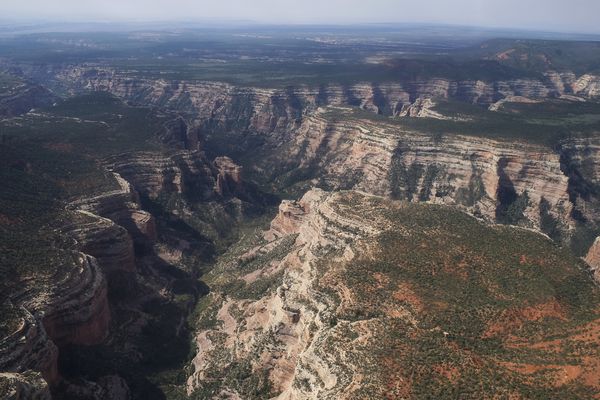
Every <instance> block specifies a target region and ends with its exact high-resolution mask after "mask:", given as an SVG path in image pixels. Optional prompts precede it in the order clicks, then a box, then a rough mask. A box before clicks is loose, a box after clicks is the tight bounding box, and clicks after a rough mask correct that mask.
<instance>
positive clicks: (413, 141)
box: [264, 116, 574, 232]
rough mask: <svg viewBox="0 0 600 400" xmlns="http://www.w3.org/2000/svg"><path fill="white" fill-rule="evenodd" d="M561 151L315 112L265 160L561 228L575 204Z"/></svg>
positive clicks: (332, 183)
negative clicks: (286, 143) (426, 132)
mask: <svg viewBox="0 0 600 400" xmlns="http://www.w3.org/2000/svg"><path fill="white" fill-rule="evenodd" d="M563 158H564V157H562V156H561V154H560V153H556V152H554V151H552V150H551V149H549V148H547V147H544V146H537V145H532V144H524V143H510V142H506V141H496V140H490V139H483V138H476V137H470V136H458V135H447V136H444V137H432V136H429V135H424V134H421V133H418V132H413V131H410V130H407V129H405V128H402V127H401V126H397V125H392V124H385V123H379V122H378V123H373V122H371V121H367V120H357V119H352V118H351V117H348V118H347V119H346V118H339V119H336V120H334V121H333V122H332V120H331V119H328V118H321V117H319V116H314V117H309V118H307V119H306V120H305V122H304V123H303V125H302V127H301V128H300V129H298V130H297V131H296V136H295V138H294V142H293V143H292V145H289V146H286V147H283V148H282V149H281V150H280V155H279V156H278V157H275V158H273V159H270V160H267V161H266V163H270V164H274V165H281V164H283V165H285V164H286V162H289V160H294V163H295V164H289V167H290V168H291V167H293V168H298V169H300V170H304V171H307V174H306V176H305V177H306V178H308V179H309V180H310V179H312V181H311V184H317V185H321V186H324V187H327V188H330V189H332V190H339V189H354V190H361V191H364V192H368V193H373V194H376V195H381V196H387V197H394V198H399V199H405V200H410V201H426V202H433V203H440V204H451V205H457V206H459V207H463V208H465V209H468V210H470V211H471V212H472V213H474V214H476V215H478V216H481V217H484V218H486V219H488V220H491V221H499V222H507V223H512V224H522V225H524V226H529V227H532V228H536V229H541V230H544V229H545V225H546V224H547V222H548V221H554V222H555V225H556V226H560V229H562V231H564V232H568V230H569V229H570V228H569V227H570V225H571V222H572V217H571V215H572V211H573V207H574V204H573V203H572V202H571V200H570V192H571V189H570V187H571V183H570V178H569V176H567V175H566V174H565V173H564V171H563V169H564V165H563V164H564V160H563ZM264 168H265V169H266V168H267V167H264ZM311 171H312V172H311ZM542 225H544V227H543V226H542Z"/></svg>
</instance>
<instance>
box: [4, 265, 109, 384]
mask: <svg viewBox="0 0 600 400" xmlns="http://www.w3.org/2000/svg"><path fill="white" fill-rule="evenodd" d="M65 258H66V259H65V260H64V263H65V265H64V266H61V267H60V268H58V269H57V273H56V274H54V275H53V276H51V277H35V278H32V279H31V280H26V281H24V282H22V284H21V289H20V290H19V291H15V293H12V294H11V298H10V301H11V302H12V303H14V304H17V305H18V306H16V307H17V308H18V310H19V313H18V314H17V315H18V316H17V317H16V318H18V323H17V326H18V328H17V330H16V331H15V332H13V333H11V334H9V335H8V336H6V337H5V338H3V339H2V345H1V347H2V352H1V354H2V358H1V359H0V368H1V369H2V371H8V372H15V373H23V372H27V371H29V370H33V371H38V372H41V374H42V376H43V377H44V379H45V380H46V382H48V384H50V385H53V384H56V383H57V382H58V381H59V379H60V377H59V373H58V369H57V364H56V362H57V356H58V349H57V345H58V346H59V347H60V346H64V345H67V344H82V345H89V344H97V343H100V342H101V341H102V340H103V339H104V338H105V337H106V335H107V334H108V326H109V321H110V310H109V308H108V299H107V296H106V280H105V278H104V275H103V274H102V271H101V270H100V267H99V266H98V263H97V262H96V260H95V259H94V258H92V257H90V256H88V255H85V254H83V253H72V254H71V255H70V256H69V255H66V256H65Z"/></svg>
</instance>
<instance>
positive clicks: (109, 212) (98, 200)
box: [69, 174, 156, 269]
mask: <svg viewBox="0 0 600 400" xmlns="http://www.w3.org/2000/svg"><path fill="white" fill-rule="evenodd" d="M115 179H116V181H117V183H118V185H119V189H117V190H113V191H110V192H106V193H102V194H100V195H97V196H92V197H88V198H83V199H80V200H77V201H74V202H73V203H71V204H70V205H69V208H71V209H73V210H79V211H83V212H84V213H91V214H95V215H97V216H100V217H103V218H106V219H109V220H111V221H113V222H114V223H115V224H117V225H119V226H121V227H123V228H125V229H126V230H127V232H128V233H129V234H130V235H131V236H132V238H133V240H134V241H136V242H140V243H144V242H147V241H150V242H152V241H154V240H156V226H155V221H154V217H153V216H152V215H151V214H150V213H148V212H146V211H144V210H142V209H141V207H140V204H139V198H138V194H137V192H136V191H135V190H134V189H133V188H132V187H131V185H130V183H129V182H128V181H127V180H125V179H123V178H122V177H121V176H120V175H119V174H115ZM105 222H106V221H105ZM117 229H118V228H117ZM123 240H124V241H125V242H124V243H122V244H123V245H124V246H125V248H126V249H127V248H128V247H129V245H128V244H127V239H126V238H124V239H123ZM113 250H114V249H113ZM131 256H132V255H131V254H130V255H123V257H124V258H125V259H127V258H131ZM127 268H128V267H127V265H125V269H127Z"/></svg>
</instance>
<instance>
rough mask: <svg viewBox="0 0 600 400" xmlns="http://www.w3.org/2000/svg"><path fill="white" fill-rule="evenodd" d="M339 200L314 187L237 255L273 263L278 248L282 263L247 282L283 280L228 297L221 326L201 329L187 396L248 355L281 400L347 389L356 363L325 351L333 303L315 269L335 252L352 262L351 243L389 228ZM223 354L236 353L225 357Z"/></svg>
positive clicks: (276, 262)
mask: <svg viewBox="0 0 600 400" xmlns="http://www.w3.org/2000/svg"><path fill="white" fill-rule="evenodd" d="M340 196H343V195H340V194H335V193H327V192H324V191H322V190H319V189H315V190H312V191H310V192H308V193H306V195H305V196H303V198H302V199H301V200H299V201H298V202H297V203H292V202H285V203H283V204H282V205H281V207H280V211H279V215H278V216H277V217H276V218H275V220H274V221H273V223H272V225H271V230H270V231H269V232H267V233H266V236H267V237H268V238H269V242H267V243H266V244H265V245H264V246H262V247H260V248H257V249H253V250H251V251H250V252H249V253H248V254H244V255H242V256H241V257H240V259H243V260H248V259H252V258H256V257H259V256H258V255H261V254H262V255H263V256H264V257H267V259H272V256H271V253H273V252H276V249H277V248H278V247H279V246H281V247H282V248H283V254H284V256H283V257H282V258H276V259H274V260H273V259H272V262H271V263H270V264H269V266H268V267H267V268H265V269H264V270H257V271H255V272H253V273H252V272H251V273H250V274H248V275H247V276H245V277H244V280H246V281H247V282H253V281H255V280H256V279H263V280H264V279H269V278H270V277H273V276H277V274H278V273H283V278H282V279H281V283H280V284H279V285H277V286H276V287H275V288H274V289H273V290H272V291H269V292H267V293H265V295H264V297H261V298H260V299H259V300H254V301H253V300H235V299H233V298H231V299H226V300H225V301H224V302H223V303H220V304H221V306H220V308H219V310H218V312H217V313H216V318H217V319H219V320H221V321H223V325H221V328H216V329H214V330H205V331H201V332H198V336H197V345H198V353H197V355H196V357H195V359H194V362H193V363H194V367H195V372H194V373H193V375H192V376H191V377H190V378H189V380H188V391H189V392H190V393H191V392H193V391H194V390H195V389H196V388H198V387H202V385H203V384H204V383H205V379H208V380H210V379H211V378H210V377H211V376H214V374H215V371H219V370H222V369H223V368H227V366H228V365H236V363H240V362H241V360H243V359H245V358H250V359H252V360H253V361H252V362H251V369H250V371H254V373H256V374H263V373H265V371H266V372H267V373H268V379H269V381H270V382H271V384H272V385H273V391H274V392H276V393H280V395H279V396H278V397H277V398H279V399H292V398H305V396H306V395H307V392H311V395H312V396H313V397H314V396H316V397H314V398H328V397H327V396H328V395H331V394H332V393H335V392H339V391H340V390H343V388H344V387H346V386H347V385H348V384H349V382H350V381H351V380H352V378H351V376H352V370H353V366H352V364H353V363H352V362H350V360H346V359H344V358H343V357H342V358H340V357H339V355H336V354H329V355H327V354H324V353H323V352H322V351H321V348H320V347H321V344H322V343H323V342H324V341H326V340H331V339H333V336H332V334H334V332H333V331H334V330H335V328H332V327H333V325H332V324H331V318H332V317H333V315H334V313H335V304H334V303H333V302H332V300H331V299H330V298H328V296H326V295H324V294H323V293H321V292H319V291H318V290H317V288H316V278H317V276H318V274H317V273H315V271H316V270H315V268H317V265H318V264H319V263H320V262H322V260H325V259H329V258H328V257H329V256H330V255H333V254H335V256H334V260H337V263H338V264H340V265H341V264H343V263H344V262H348V261H349V260H352V259H353V257H354V253H353V250H352V248H351V247H350V246H349V244H350V243H352V242H353V241H355V240H357V239H359V238H367V237H372V236H374V235H376V234H377V233H379V232H381V231H382V229H383V228H384V227H385V225H384V224H385V223H384V222H383V221H380V220H378V219H376V218H373V217H374V215H373V214H372V213H371V212H369V211H367V210H366V209H363V208H362V207H352V206H348V205H345V206H341V205H340V203H339V202H338V201H339V199H340ZM290 237H291V238H295V240H294V241H293V242H292V243H291V244H290V243H288V242H284V241H285V240H286V238H290ZM280 257H281V256H280ZM259 273H260V274H259ZM234 309H236V310H242V311H241V312H242V315H241V318H240V316H239V315H238V314H233V310H234ZM232 315H236V316H235V317H234V316H232ZM242 326H243V328H242ZM234 349H235V350H234ZM223 351H225V352H230V351H231V353H230V355H228V356H226V357H223ZM228 354H229V353H228ZM230 363H231V364H230ZM300 381H308V382H310V387H306V386H301V385H298V382H300ZM229 390H235V389H234V388H229ZM265 395H266V394H265Z"/></svg>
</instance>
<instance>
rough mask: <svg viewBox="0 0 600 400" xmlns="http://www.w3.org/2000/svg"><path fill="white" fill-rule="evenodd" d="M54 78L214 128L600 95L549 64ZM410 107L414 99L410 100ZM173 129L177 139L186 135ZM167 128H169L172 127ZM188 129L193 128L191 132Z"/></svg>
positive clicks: (84, 72) (598, 88)
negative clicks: (421, 71) (382, 72)
mask: <svg viewBox="0 0 600 400" xmlns="http://www.w3.org/2000/svg"><path fill="white" fill-rule="evenodd" d="M55 78H56V79H57V80H58V81H59V82H60V83H61V85H65V86H67V87H70V88H71V90H73V91H80V90H83V89H87V90H90V89H91V90H99V91H108V92H111V93H113V94H114V95H116V96H118V97H120V98H122V99H125V100H127V101H132V102H135V103H139V104H146V105H150V104H151V105H155V106H160V107H167V108H170V109H176V110H179V111H184V112H189V113H192V114H193V115H194V116H195V117H197V119H199V120H202V121H207V122H208V124H209V125H210V126H211V127H212V128H213V129H214V128H215V127H220V128H221V129H225V130H231V129H247V130H251V131H257V132H281V131H283V130H285V129H288V128H289V127H290V126H294V125H295V124H297V123H298V121H299V120H300V119H301V118H302V117H303V116H304V115H306V114H309V113H310V112H311V111H314V110H315V109H316V108H318V107H322V106H328V105H329V106H345V105H346V106H347V105H350V106H359V107H361V108H363V109H366V110H370V111H373V112H375V113H378V114H383V115H401V114H402V113H405V114H406V113H410V111H408V109H409V108H410V107H411V106H413V103H414V102H415V101H416V100H417V99H427V98H442V99H456V100H461V101H466V102H469V103H477V104H482V105H486V106H489V105H491V104H492V103H495V102H497V101H499V100H500V99H502V98H505V97H509V96H521V97H527V98H534V99H535V98H547V97H558V96H561V95H565V94H567V95H576V96H580V97H583V98H592V97H597V96H598V95H600V77H598V76H595V75H590V74H586V75H582V76H580V77H577V76H575V75H574V74H569V73H557V72H553V71H550V72H548V73H546V75H545V77H544V79H542V80H535V79H514V80H507V81H497V82H486V81H469V80H464V81H453V80H448V79H444V78H432V79H428V80H416V81H407V82H394V83H381V84H368V83H356V84H352V85H348V86H342V85H336V84H330V85H321V86H319V87H310V86H297V87H288V88H285V89H260V88H252V87H246V88H244V87H236V86H233V85H229V84H225V83H219V82H185V81H164V80H148V79H142V78H130V77H128V76H127V75H125V74H120V73H118V72H116V71H115V70H113V69H111V68H107V67H94V66H88V67H85V66H84V67H79V66H78V67H73V68H65V69H62V70H60V71H58V72H57V73H56V76H55ZM413 108H414V106H413ZM183 130H184V129H179V128H178V129H177V130H176V131H177V132H180V133H179V134H178V135H176V136H178V137H179V141H185V140H188V139H186V137H187V138H189V136H190V135H187V134H183ZM171 136H172V135H171ZM192 136H193V135H192Z"/></svg>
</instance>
